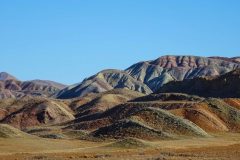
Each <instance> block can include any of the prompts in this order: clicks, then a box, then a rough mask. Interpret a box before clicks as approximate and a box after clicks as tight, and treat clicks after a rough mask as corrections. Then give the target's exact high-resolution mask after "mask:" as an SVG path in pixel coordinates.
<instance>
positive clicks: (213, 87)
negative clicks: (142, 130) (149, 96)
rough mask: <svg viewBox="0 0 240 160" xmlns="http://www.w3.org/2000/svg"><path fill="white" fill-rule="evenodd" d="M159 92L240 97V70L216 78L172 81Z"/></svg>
mask: <svg viewBox="0 0 240 160" xmlns="http://www.w3.org/2000/svg"><path fill="white" fill-rule="evenodd" d="M159 92H163V93H164V92H171V93H187V94H191V95H199V96H202V97H221V98H227V97H229V98H234V97H240V69H236V70H234V71H231V72H229V73H226V74H224V75H221V76H216V77H202V78H194V79H187V80H183V81H172V82H169V83H168V84H166V85H164V86H163V87H162V88H160V89H159Z"/></svg>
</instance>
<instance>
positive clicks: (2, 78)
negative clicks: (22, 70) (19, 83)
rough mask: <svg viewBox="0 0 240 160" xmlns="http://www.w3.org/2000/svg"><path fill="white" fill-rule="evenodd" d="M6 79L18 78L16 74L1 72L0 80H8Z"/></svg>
mask: <svg viewBox="0 0 240 160" xmlns="http://www.w3.org/2000/svg"><path fill="white" fill-rule="evenodd" d="M6 80H17V78H15V77H14V76H12V75H10V74H9V73H7V72H0V81H6Z"/></svg>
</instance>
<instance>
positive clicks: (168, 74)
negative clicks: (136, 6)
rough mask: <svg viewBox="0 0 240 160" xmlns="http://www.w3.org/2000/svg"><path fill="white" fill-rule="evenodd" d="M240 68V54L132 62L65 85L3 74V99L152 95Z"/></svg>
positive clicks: (0, 78)
mask: <svg viewBox="0 0 240 160" xmlns="http://www.w3.org/2000/svg"><path fill="white" fill-rule="evenodd" d="M237 68H240V57H233V58H226V57H198V56H171V55H169V56H162V57H160V58H158V59H156V60H152V61H143V62H138V63H136V64H133V65H132V66H130V67H128V68H127V69H125V70H116V69H108V70H103V71H100V72H99V73H97V74H95V75H93V76H91V77H89V78H86V79H84V80H83V81H82V82H80V83H77V84H74V85H70V86H66V85H63V84H60V83H57V82H53V81H46V80H32V81H20V80H18V79H17V78H15V77H14V76H12V75H10V74H8V73H6V72H2V73H0V90H1V91H0V98H1V99H2V98H9V97H23V96H25V95H32V96H45V97H53V98H58V99H69V98H76V97H83V96H86V95H88V94H89V93H101V92H105V91H109V90H112V89H118V88H120V89H121V88H122V89H129V90H133V91H137V92H141V93H143V94H150V93H153V92H156V91H159V89H160V88H161V87H162V86H163V85H165V84H167V83H169V82H172V81H173V82H175V81H183V80H187V79H194V78H197V77H215V76H220V75H223V74H225V73H228V72H230V71H232V70H235V69H237Z"/></svg>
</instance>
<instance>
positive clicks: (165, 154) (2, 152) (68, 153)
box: [0, 133, 240, 160]
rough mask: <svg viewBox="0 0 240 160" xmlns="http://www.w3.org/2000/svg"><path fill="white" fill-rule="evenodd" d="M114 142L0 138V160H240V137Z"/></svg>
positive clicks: (219, 136)
mask: <svg viewBox="0 0 240 160" xmlns="http://www.w3.org/2000/svg"><path fill="white" fill-rule="evenodd" d="M111 143H114V142H89V141H82V140H53V139H43V138H36V137H30V138H0V159H1V160H23V159H24V160H35V159H36V160H41V159H42V160H55V159H56V160H65V159H73V160H75V159H109V160H115V159H124V160H126V159H131V160H132V159H133V160H134V159H149V160H162V159H166V160H168V159H169V160H186V159H189V160H190V159H191V160H202V159H206V160H239V157H240V134H239V133H228V134H217V135H213V136H212V137H210V138H191V139H185V140H183V139H182V140H163V141H154V142H145V143H146V144H147V146H148V147H143V148H135V149H127V148H116V147H109V145H110V144H111Z"/></svg>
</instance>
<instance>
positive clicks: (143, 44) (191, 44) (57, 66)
mask: <svg viewBox="0 0 240 160" xmlns="http://www.w3.org/2000/svg"><path fill="white" fill-rule="evenodd" d="M166 54H174V55H175V54H176V55H179V54H180V55H183V54H188V55H199V56H214V55H218V56H228V57H232V56H240V1H239V0H0V56H1V63H0V71H6V72H9V73H11V74H13V75H15V76H16V77H17V78H19V79H21V80H31V79H49V80H54V81H58V82H62V83H66V84H73V83H76V82H80V81H81V80H82V79H83V78H85V77H88V76H90V75H93V74H95V73H96V72H98V71H100V70H102V69H108V68H115V69H125V68H127V67H128V66H130V65H131V64H133V63H136V62H138V61H143V60H151V59H155V58H157V57H160V56H162V55H166Z"/></svg>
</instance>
